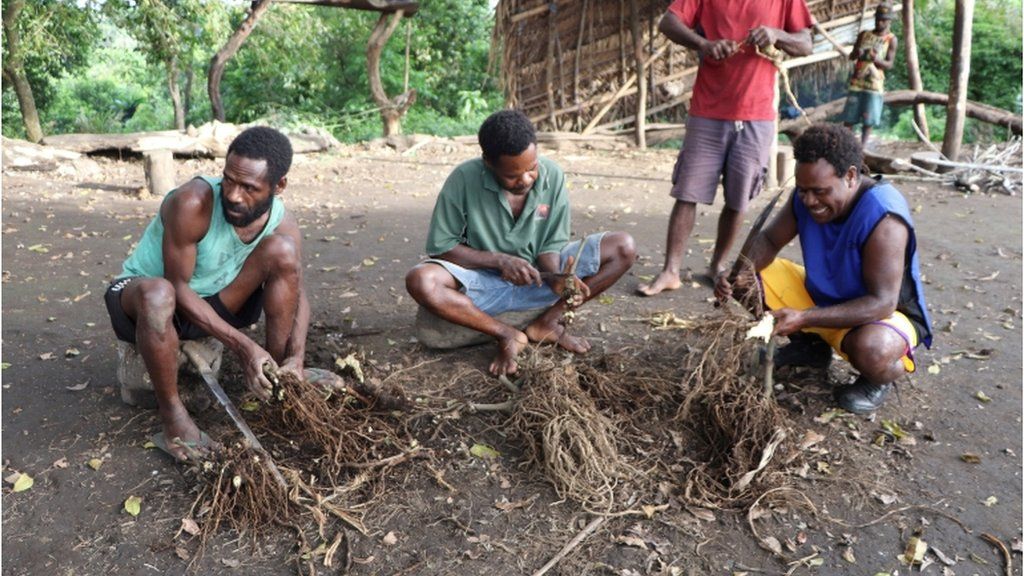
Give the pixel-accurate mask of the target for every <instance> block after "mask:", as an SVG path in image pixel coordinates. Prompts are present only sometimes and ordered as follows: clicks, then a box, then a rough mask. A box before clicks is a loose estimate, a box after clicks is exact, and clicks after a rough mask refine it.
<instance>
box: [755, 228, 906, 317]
mask: <svg viewBox="0 0 1024 576" xmlns="http://www.w3.org/2000/svg"><path fill="white" fill-rule="evenodd" d="M909 237H910V233H909V231H908V229H907V225H906V223H904V222H903V221H902V220H900V219H899V218H898V217H896V216H891V215H890V216H886V217H885V218H883V219H882V221H881V222H879V223H878V226H876V227H875V230H874V231H873V232H872V233H871V236H869V237H868V240H867V242H866V243H865V244H864V248H863V251H862V253H861V255H862V258H861V260H862V266H863V275H864V285H865V287H866V288H867V294H866V295H864V296H861V297H860V298H856V299H854V300H850V301H849V302H844V303H842V304H836V305H835V306H826V307H823V308H810V309H807V310H793V309H792V308H784V309H782V310H777V311H775V312H773V313H772V314H773V315H774V316H775V321H776V322H775V333H776V334H779V335H783V336H784V335H786V334H791V333H793V332H796V331H798V330H801V329H803V328H807V327H809V326H815V327H820V328H851V327H854V326H860V325H862V324H867V323H868V322H874V321H876V320H881V319H882V318H887V317H889V316H890V315H892V313H893V312H895V311H896V305H897V304H898V303H899V296H900V286H901V285H902V282H903V270H904V267H905V264H906V249H907V242H908V241H909Z"/></svg>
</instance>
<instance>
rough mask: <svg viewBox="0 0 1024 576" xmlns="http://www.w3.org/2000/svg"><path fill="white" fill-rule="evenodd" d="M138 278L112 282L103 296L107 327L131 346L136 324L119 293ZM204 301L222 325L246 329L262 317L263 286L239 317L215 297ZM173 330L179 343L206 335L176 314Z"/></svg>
mask: <svg viewBox="0 0 1024 576" xmlns="http://www.w3.org/2000/svg"><path fill="white" fill-rule="evenodd" d="M137 278H140V276H129V277H128V278H121V279H120V280H114V281H113V282H111V283H110V286H109V287H107V293H106V294H104V296H103V299H104V300H105V301H106V303H107V313H108V314H110V325H111V326H113V328H114V334H115V335H117V339H118V340H123V341H125V342H130V343H132V344H135V322H132V319H131V318H129V317H128V314H126V313H125V311H124V308H122V307H121V291H122V290H124V288H125V287H126V286H128V285H129V284H131V282H132V281H133V280H135V279H137ZM203 300H205V301H206V303H207V304H209V305H210V307H211V308H213V310H214V312H216V313H217V316H220V317H221V318H222V319H223V320H224V321H225V322H227V323H228V324H230V325H232V326H233V327H235V328H245V327H246V326H249V325H251V324H255V323H256V322H257V321H258V320H259V319H260V315H261V314H263V288H262V287H261V288H258V289H257V290H256V291H255V292H253V293H252V296H249V299H248V300H246V301H245V304H243V305H242V309H241V310H239V311H238V314H232V313H231V311H230V310H228V309H227V308H225V307H224V303H223V302H221V301H220V296H219V295H218V294H214V295H213V296H207V297H206V298H203ZM174 329H175V330H176V331H177V332H178V338H180V339H181V340H198V339H200V338H206V337H207V336H209V334H207V333H206V332H205V331H203V329H201V328H200V327H199V326H196V325H195V324H193V323H192V322H190V321H189V320H187V319H186V318H184V317H183V316H181V315H180V314H178V313H177V312H175V313H174Z"/></svg>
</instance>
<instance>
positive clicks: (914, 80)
mask: <svg viewBox="0 0 1024 576" xmlns="http://www.w3.org/2000/svg"><path fill="white" fill-rule="evenodd" d="M903 51H904V54H905V55H906V58H907V80H908V81H909V82H910V89H911V90H913V91H915V92H921V91H922V90H924V84H923V83H922V82H921V67H920V66H919V65H918V61H917V35H916V33H915V31H914V0H903ZM914 121H915V122H917V125H918V126H919V127H920V128H921V132H922V133H923V134H924V137H925V138H926V139H928V140H927V141H930V140H931V134H930V133H929V132H928V120H927V117H926V116H925V113H924V104H917V105H915V106H914Z"/></svg>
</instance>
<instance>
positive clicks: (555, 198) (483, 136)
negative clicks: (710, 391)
mask: <svg viewBox="0 0 1024 576" xmlns="http://www.w3.org/2000/svg"><path fill="white" fill-rule="evenodd" d="M478 136H479V141H480V147H481V149H482V150H483V155H482V157H481V158H476V159H473V160H468V161H466V162H463V163H462V164H461V165H459V166H458V167H457V168H455V170H454V171H453V172H452V173H451V175H449V176H448V179H447V180H446V181H445V183H444V186H443V187H442V188H441V193H440V195H439V196H438V199H437V204H436V205H435V207H434V213H433V216H432V218H431V222H430V230H429V232H428V235H427V245H426V252H427V254H428V256H430V258H429V259H428V260H426V261H424V262H422V263H420V264H419V265H417V266H416V267H414V268H413V269H412V270H411V271H409V273H408V274H407V275H406V278H405V284H406V288H407V289H408V291H409V294H410V295H411V296H412V297H413V299H415V300H416V301H417V302H418V303H419V304H420V305H421V306H423V307H424V308H425V309H426V310H427V311H429V312H431V313H433V314H434V315H435V316H437V317H439V318H441V319H443V320H447V321H448V322H451V323H453V324H457V325H459V326H464V327H467V328H470V329H472V330H475V331H477V332H481V333H483V334H486V335H488V336H491V337H493V338H494V339H495V340H496V341H497V344H498V354H497V356H496V357H495V358H494V361H493V362H491V365H490V371H491V373H492V374H496V375H501V374H512V373H514V372H516V370H517V369H518V364H517V362H516V358H517V356H518V355H519V353H520V351H522V349H523V348H524V347H525V346H526V345H527V344H528V343H529V342H552V343H556V344H558V345H559V346H561V347H562V348H565V349H566V350H569V351H571V352H575V353H577V354H582V353H585V352H586V351H587V350H589V349H590V344H589V343H588V342H587V341H586V340H585V339H583V338H581V337H578V336H572V335H570V334H569V333H567V332H566V331H565V326H564V325H562V324H561V323H560V320H561V318H562V315H563V313H564V312H565V311H566V306H567V305H568V304H570V302H567V300H566V299H565V298H564V297H563V294H565V288H566V285H567V283H568V282H573V283H574V284H575V286H576V287H577V291H576V292H575V294H574V295H572V296H570V299H571V300H572V302H571V305H572V306H578V305H580V304H582V303H583V302H585V301H587V300H589V299H591V298H593V297H595V296H597V295H598V294H600V293H601V292H604V291H605V290H606V289H608V288H609V287H611V286H612V285H613V284H615V282H616V281H617V280H618V279H619V278H620V277H621V276H622V275H623V274H625V273H626V271H627V270H629V268H630V267H631V266H632V265H633V261H634V260H635V259H636V248H635V247H634V244H633V238H632V237H631V236H630V235H628V234H625V233H623V232H609V233H598V234H592V235H590V236H588V237H586V238H584V239H582V241H583V242H584V246H583V250H582V252H579V242H580V240H577V241H575V242H569V231H570V227H569V196H568V193H567V191H566V187H565V175H564V174H563V173H562V170H561V169H560V168H559V167H558V166H557V165H556V164H555V163H554V162H552V161H551V160H549V159H547V158H544V157H541V156H538V154H537V137H536V133H535V131H534V128H533V125H532V124H531V123H530V121H529V119H527V118H526V116H524V115H523V114H522V113H521V112H518V111H514V110H502V111H500V112H496V113H494V114H492V115H491V116H490V117H489V118H487V120H485V121H484V123H483V125H481V127H480V132H479V135H478ZM577 253H579V261H577V262H573V260H574V258H575V256H576V254H577ZM573 265H575V274H574V275H572V276H570V275H569V274H566V273H565V272H566V271H568V270H571V269H572V266H573ZM537 308H545V310H544V311H543V313H541V314H540V315H539V316H538V317H537V318H536V319H535V320H533V321H532V322H531V323H530V324H528V325H527V326H526V328H525V329H524V330H520V329H519V328H517V327H515V326H512V325H509V324H506V323H504V322H502V321H501V320H499V319H497V318H495V316H497V315H499V314H502V313H505V312H511V311H519V310H532V309H537Z"/></svg>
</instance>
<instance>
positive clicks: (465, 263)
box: [434, 244, 557, 286]
mask: <svg viewBox="0 0 1024 576" xmlns="http://www.w3.org/2000/svg"><path fill="white" fill-rule="evenodd" d="M434 258H438V259H440V260H447V261H449V262H451V263H453V264H458V265H459V266H462V267H463V268H470V269H478V268H489V269H491V270H498V271H500V272H501V277H502V278H504V279H505V280H508V281H509V282H511V283H513V284H515V285H517V286H525V285H527V284H533V285H538V286H539V285H540V283H541V279H540V272H539V271H538V270H537V269H536V268H534V267H533V265H532V264H530V263H529V262H527V261H526V260H524V259H522V258H520V257H518V256H512V255H511V254H503V253H501V252H486V251H484V250H477V249H475V248H470V247H469V246H466V245H465V244H459V245H457V246H455V247H454V248H452V249H451V250H449V251H447V252H445V253H444V254H438V255H437V256H434ZM556 266H557V264H556Z"/></svg>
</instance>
